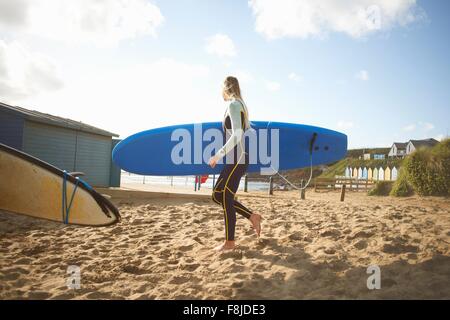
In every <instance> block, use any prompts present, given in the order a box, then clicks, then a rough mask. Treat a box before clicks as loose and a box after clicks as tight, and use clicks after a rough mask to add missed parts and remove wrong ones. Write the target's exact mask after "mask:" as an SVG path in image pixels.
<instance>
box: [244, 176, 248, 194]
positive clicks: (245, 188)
mask: <svg viewBox="0 0 450 320" xmlns="http://www.w3.org/2000/svg"><path fill="white" fill-rule="evenodd" d="M244 192H248V175H245V176H244Z"/></svg>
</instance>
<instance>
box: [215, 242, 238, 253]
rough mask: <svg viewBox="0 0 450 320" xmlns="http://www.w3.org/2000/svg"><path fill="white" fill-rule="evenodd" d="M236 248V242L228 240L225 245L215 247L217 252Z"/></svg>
mask: <svg viewBox="0 0 450 320" xmlns="http://www.w3.org/2000/svg"><path fill="white" fill-rule="evenodd" d="M234 247H235V243H234V241H227V240H225V242H224V243H222V244H221V245H218V246H217V247H215V248H214V250H215V251H226V250H233V249H234Z"/></svg>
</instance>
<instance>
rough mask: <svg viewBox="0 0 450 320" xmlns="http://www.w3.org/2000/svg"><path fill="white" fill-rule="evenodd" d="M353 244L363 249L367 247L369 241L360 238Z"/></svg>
mask: <svg viewBox="0 0 450 320" xmlns="http://www.w3.org/2000/svg"><path fill="white" fill-rule="evenodd" d="M353 246H354V247H355V248H356V249H358V250H363V249H365V248H367V241H365V240H360V241H358V242H356V243H355V244H354V245H353Z"/></svg>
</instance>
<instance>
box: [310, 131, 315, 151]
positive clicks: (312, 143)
mask: <svg viewBox="0 0 450 320" xmlns="http://www.w3.org/2000/svg"><path fill="white" fill-rule="evenodd" d="M316 138H317V133H316V132H314V133H313V136H312V138H311V140H310V141H309V154H311V155H312V152H313V148H314V143H315V142H316Z"/></svg>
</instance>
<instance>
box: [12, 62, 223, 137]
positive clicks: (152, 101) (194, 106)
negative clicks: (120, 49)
mask: <svg viewBox="0 0 450 320" xmlns="http://www.w3.org/2000/svg"><path fill="white" fill-rule="evenodd" d="M218 81H219V80H218V79H216V78H213V77H212V75H211V72H210V69H209V68H208V67H207V66H205V65H197V64H188V63H185V62H182V61H177V60H174V59H171V58H162V59H159V60H156V61H153V62H151V63H145V64H134V65H131V66H127V67H116V68H112V69H110V70H108V71H105V72H102V73H97V72H96V71H95V70H92V72H91V73H89V72H88V73H87V74H86V76H85V77H84V78H78V79H71V81H70V86H69V85H67V86H65V87H64V88H63V89H62V90H60V91H57V92H53V93H48V94H45V95H40V96H39V97H36V98H33V99H31V98H30V99H28V100H23V101H21V102H20V104H19V105H23V106H25V107H26V106H33V108H36V109H37V110H39V111H42V112H47V113H50V114H55V115H60V116H63V117H68V118H71V119H75V120H81V121H83V122H85V123H89V124H91V125H94V126H98V127H100V128H104V129H107V130H110V131H112V132H117V133H119V134H121V135H122V137H124V136H128V135H130V134H132V133H135V132H138V131H142V130H146V129H150V128H154V127H160V126H164V125H174V124H177V123H192V122H206V121H213V120H216V121H218V119H221V117H222V115H223V112H224V109H223V99H222V97H221V92H220V89H219V88H218V87H217V86H216V85H215V84H217V83H218ZM99 84H100V85H99ZM61 106H64V107H63V108H61ZM99 115H101V116H100V117H99Z"/></svg>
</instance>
